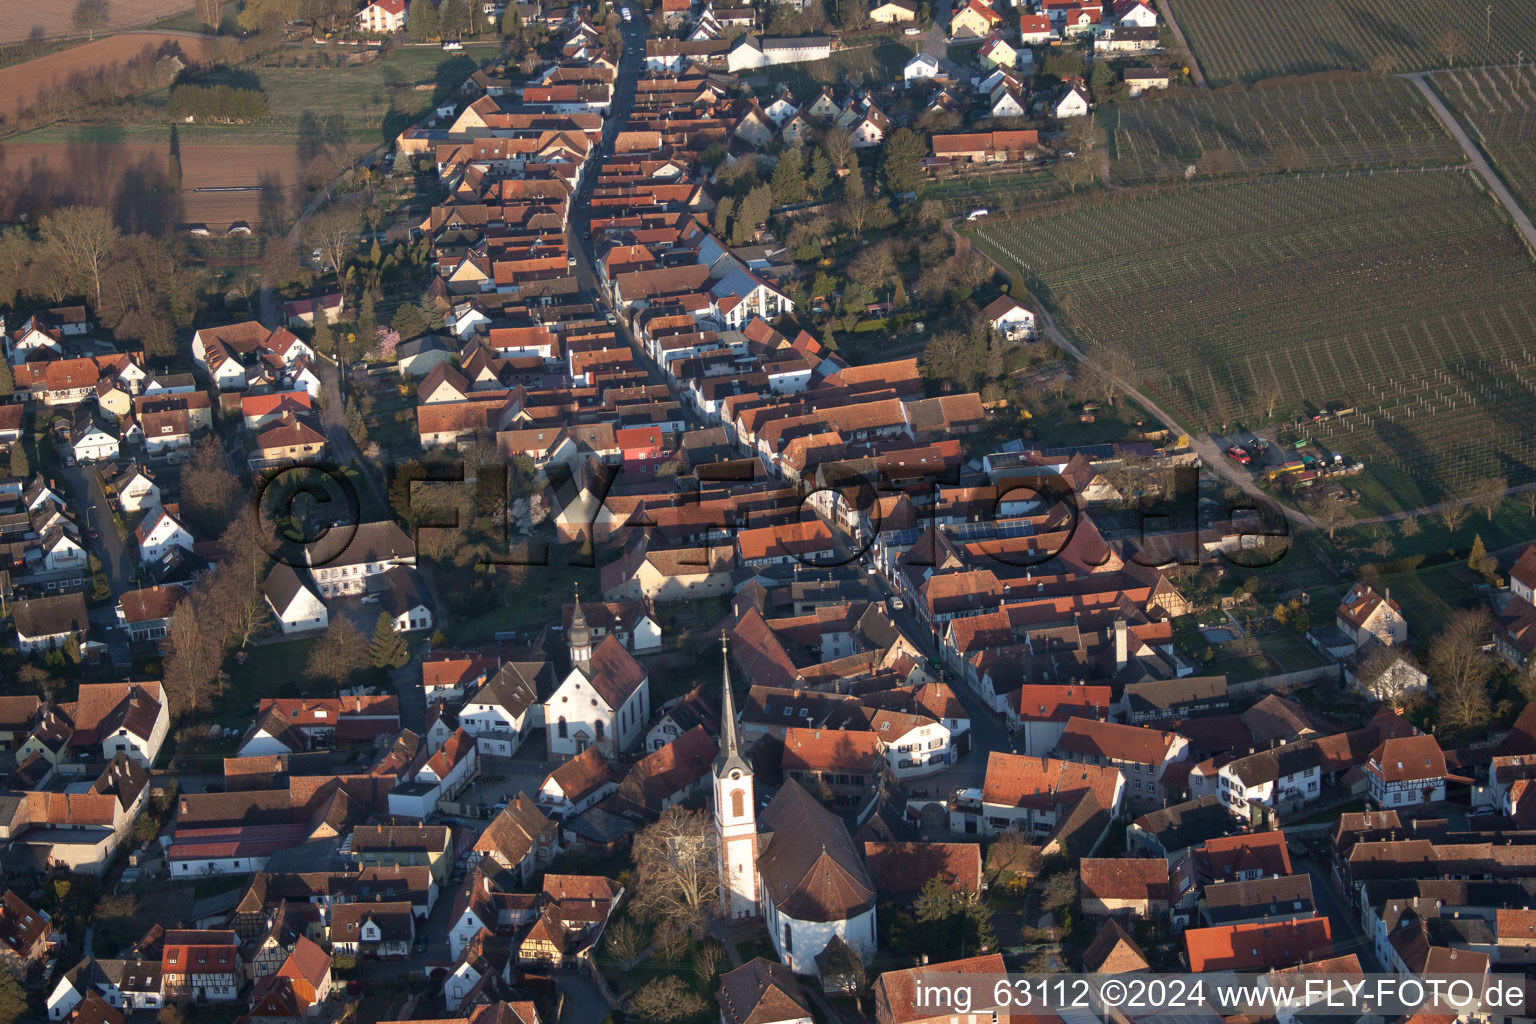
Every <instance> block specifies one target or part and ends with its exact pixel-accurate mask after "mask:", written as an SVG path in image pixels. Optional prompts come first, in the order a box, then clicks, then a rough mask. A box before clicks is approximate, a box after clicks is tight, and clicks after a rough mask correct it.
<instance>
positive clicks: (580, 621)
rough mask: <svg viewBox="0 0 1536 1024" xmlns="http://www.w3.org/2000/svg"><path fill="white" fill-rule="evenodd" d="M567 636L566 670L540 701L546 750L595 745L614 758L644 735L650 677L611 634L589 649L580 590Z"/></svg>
mask: <svg viewBox="0 0 1536 1024" xmlns="http://www.w3.org/2000/svg"><path fill="white" fill-rule="evenodd" d="M567 640H568V641H569V643H570V648H571V671H570V674H568V675H567V676H566V677H565V680H564V681H563V682H562V683H561V684H560V685H559V686H558V687H557V688H556V689H555V692H554V693H552V694H550V696H549V700H547V701H545V702H544V730H545V733H546V734H547V736H548V739H549V752H550V754H551V755H552V756H557V757H575V756H576V755H577V754H580V753H581V752H582V751H584V750H586V749H587V748H588V747H596V748H597V750H598V752H599V753H601V754H602V755H603V756H604V757H606V758H609V759H612V758H615V757H617V756H618V755H619V754H622V753H623V752H624V751H626V750H628V749H629V748H630V747H632V746H634V745H635V744H636V743H637V742H639V740H640V737H641V736H643V735H644V734H645V728H646V721H647V719H649V718H650V716H651V682H650V677H649V676H647V675H646V673H645V669H644V668H642V667H641V665H640V663H639V662H638V661H636V660H635V656H634V655H633V654H630V653H629V651H628V650H627V649H626V648H625V647H624V644H623V643H621V642H620V641H619V639H618V638H617V637H616V636H614V635H613V634H612V633H609V634H608V635H607V636H605V637H603V639H602V642H601V643H599V644H598V645H597V646H596V647H593V645H592V630H591V628H590V627H589V626H588V625H587V617H586V615H585V614H583V612H582V610H581V597H580V595H579V594H578V595H577V598H576V614H575V616H574V617H573V618H572V619H571V631H570V633H569V634H567Z"/></svg>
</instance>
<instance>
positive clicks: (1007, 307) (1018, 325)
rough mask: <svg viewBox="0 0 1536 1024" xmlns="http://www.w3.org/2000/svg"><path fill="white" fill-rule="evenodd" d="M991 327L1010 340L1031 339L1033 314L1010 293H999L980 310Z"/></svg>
mask: <svg viewBox="0 0 1536 1024" xmlns="http://www.w3.org/2000/svg"><path fill="white" fill-rule="evenodd" d="M981 315H982V316H984V317H986V319H987V322H988V323H990V324H991V325H992V329H993V330H994V331H997V332H998V333H999V334H1001V335H1002V336H1003V337H1005V338H1007V339H1009V340H1010V341H1018V340H1024V341H1028V340H1032V339H1033V338H1034V336H1035V314H1034V313H1033V312H1032V311H1031V310H1029V309H1028V308H1027V307H1025V306H1024V305H1023V304H1022V303H1020V302H1019V301H1018V300H1017V299H1015V298H1013V297H1012V296H1010V295H1001V296H998V298H996V299H994V300H993V301H992V302H991V303H989V304H988V305H987V308H986V309H984V310H982V311H981Z"/></svg>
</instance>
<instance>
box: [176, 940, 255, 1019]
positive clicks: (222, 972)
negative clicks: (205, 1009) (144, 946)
mask: <svg viewBox="0 0 1536 1024" xmlns="http://www.w3.org/2000/svg"><path fill="white" fill-rule="evenodd" d="M160 972H161V977H162V979H163V983H164V986H165V994H166V995H167V996H168V997H171V998H176V997H181V998H188V999H200V1000H201V999H206V1000H208V1001H209V1002H231V1001H233V1000H234V999H235V998H236V997H238V996H239V994H240V988H241V986H242V984H243V983H244V980H245V975H244V966H243V963H242V961H241V959H240V943H239V939H238V938H236V936H235V933H234V932H232V931H222V930H215V931H188V930H167V931H166V933H165V940H164V944H163V945H162V946H161V950H160Z"/></svg>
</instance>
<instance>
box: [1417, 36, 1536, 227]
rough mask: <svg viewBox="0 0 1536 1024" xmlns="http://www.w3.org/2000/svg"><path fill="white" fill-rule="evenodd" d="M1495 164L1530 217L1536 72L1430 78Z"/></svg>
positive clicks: (1483, 71)
mask: <svg viewBox="0 0 1536 1024" xmlns="http://www.w3.org/2000/svg"><path fill="white" fill-rule="evenodd" d="M1429 82H1430V84H1431V85H1432V86H1433V87H1434V88H1435V89H1436V90H1438V91H1439V93H1440V96H1441V98H1442V99H1444V100H1445V103H1446V105H1447V106H1449V107H1450V108H1451V109H1452V110H1453V111H1454V112H1455V113H1456V116H1457V117H1459V118H1461V121H1462V125H1463V126H1464V127H1465V128H1466V129H1467V131H1468V133H1469V134H1471V136H1472V137H1473V138H1475V139H1476V140H1477V141H1478V143H1480V144H1481V145H1482V147H1483V150H1484V152H1486V153H1487V154H1488V156H1489V157H1490V158H1491V159H1492V160H1493V162H1494V165H1495V166H1496V167H1497V168H1498V172H1499V174H1501V175H1502V176H1503V178H1504V183H1505V184H1506V185H1508V186H1509V189H1510V191H1511V192H1513V193H1515V197H1516V198H1517V199H1519V200H1520V205H1521V206H1523V207H1525V212H1526V213H1527V214H1533V213H1536V68H1527V67H1524V66H1522V67H1520V68H1518V69H1516V68H1478V69H1476V70H1469V71H1451V72H1443V73H1439V74H1435V75H1432V76H1430V79H1429Z"/></svg>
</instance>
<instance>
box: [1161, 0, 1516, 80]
mask: <svg viewBox="0 0 1536 1024" xmlns="http://www.w3.org/2000/svg"><path fill="white" fill-rule="evenodd" d="M1169 2H1170V3H1171V4H1172V5H1173V16H1174V18H1175V19H1176V20H1177V21H1178V23H1179V27H1180V28H1182V29H1183V30H1184V37H1185V38H1186V39H1187V40H1188V41H1189V45H1190V46H1191V47H1192V48H1193V49H1194V51H1195V59H1196V60H1197V61H1199V63H1200V67H1201V69H1202V70H1203V71H1204V72H1205V75H1206V77H1207V78H1208V79H1209V80H1210V82H1211V84H1212V85H1214V86H1220V85H1227V84H1229V83H1232V82H1253V81H1257V80H1258V79H1260V78H1272V77H1274V76H1276V75H1303V74H1309V73H1311V72H1314V71H1328V70H1333V69H1337V68H1346V69H1353V70H1356V71H1365V70H1367V69H1368V68H1370V67H1371V64H1372V62H1373V61H1374V60H1376V58H1378V57H1379V58H1382V59H1383V61H1385V62H1390V63H1391V65H1392V69H1393V70H1397V71H1423V70H1426V69H1429V68H1444V67H1462V66H1472V65H1478V64H1503V63H1510V64H1513V63H1514V62H1515V60H1516V54H1517V53H1519V52H1520V51H1522V50H1523V51H1524V52H1525V54H1526V55H1527V56H1529V55H1531V54H1536V4H1533V3H1531V2H1530V0H1309V2H1308V3H1304V4H1291V3H1280V2H1277V0H1262V2H1259V3H1254V2H1252V0H1169ZM1490 6H1491V7H1492V8H1493V14H1492V16H1491V18H1490V17H1489V16H1488V13H1487V11H1488V8H1489V7H1490ZM1448 33H1450V34H1452V35H1451V36H1450V37H1449V38H1447V34H1448ZM1447 49H1449V50H1450V53H1449V54H1447V52H1446V51H1447Z"/></svg>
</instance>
